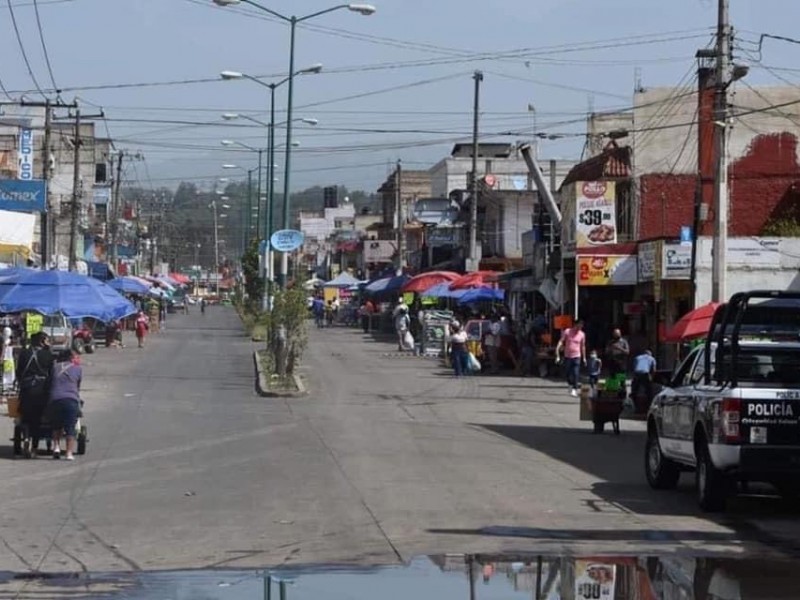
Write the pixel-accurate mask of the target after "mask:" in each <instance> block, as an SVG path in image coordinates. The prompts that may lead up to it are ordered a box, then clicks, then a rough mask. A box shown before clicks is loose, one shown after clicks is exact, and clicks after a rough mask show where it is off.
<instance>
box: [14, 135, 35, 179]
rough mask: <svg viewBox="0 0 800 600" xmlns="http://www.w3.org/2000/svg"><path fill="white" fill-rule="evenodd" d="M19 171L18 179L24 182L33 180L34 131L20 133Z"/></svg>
mask: <svg viewBox="0 0 800 600" xmlns="http://www.w3.org/2000/svg"><path fill="white" fill-rule="evenodd" d="M17 155H18V157H19V170H18V171H17V178H18V179H20V180H22V181H31V180H32V179H33V129H20V131H19V151H18V152H17Z"/></svg>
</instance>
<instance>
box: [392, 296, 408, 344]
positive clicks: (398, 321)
mask: <svg viewBox="0 0 800 600" xmlns="http://www.w3.org/2000/svg"><path fill="white" fill-rule="evenodd" d="M410 327H411V317H409V316H408V306H405V305H404V306H403V308H401V309H400V311H399V312H398V313H397V316H396V317H395V318H394V329H395V331H396V332H397V349H398V350H401V351H402V350H404V349H405V338H406V334H407V333H408V330H409V328H410Z"/></svg>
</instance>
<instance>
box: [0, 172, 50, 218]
mask: <svg viewBox="0 0 800 600" xmlns="http://www.w3.org/2000/svg"><path fill="white" fill-rule="evenodd" d="M46 189H47V186H46V185H45V182H44V181H43V180H41V179H31V180H29V181H25V180H22V179H0V209H2V210H13V211H15V212H27V213H34V212H44V210H45V209H46V206H47V203H46V199H47V193H46Z"/></svg>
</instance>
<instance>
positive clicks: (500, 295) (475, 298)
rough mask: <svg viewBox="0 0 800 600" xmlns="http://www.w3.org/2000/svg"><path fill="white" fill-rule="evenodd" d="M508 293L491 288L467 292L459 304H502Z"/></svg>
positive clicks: (459, 300)
mask: <svg viewBox="0 0 800 600" xmlns="http://www.w3.org/2000/svg"><path fill="white" fill-rule="evenodd" d="M505 296H506V293H505V291H504V290H498V289H495V288H490V287H482V288H475V289H472V290H467V291H466V292H465V293H464V294H463V295H462V296H461V297H460V298H459V299H458V303H459V304H475V303H476V302H502V301H503V299H504V298H505Z"/></svg>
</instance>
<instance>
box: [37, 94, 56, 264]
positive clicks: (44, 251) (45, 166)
mask: <svg viewBox="0 0 800 600" xmlns="http://www.w3.org/2000/svg"><path fill="white" fill-rule="evenodd" d="M44 111H45V112H44V146H42V179H44V185H45V198H44V211H42V216H41V222H40V224H39V233H40V237H39V245H40V252H41V255H42V268H43V269H46V268H47V267H48V265H49V263H50V261H49V256H50V244H49V243H48V239H49V237H48V236H49V235H50V226H49V221H50V130H51V129H52V122H53V120H52V119H53V113H52V109H51V108H50V100H46V101H45V103H44Z"/></svg>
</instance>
